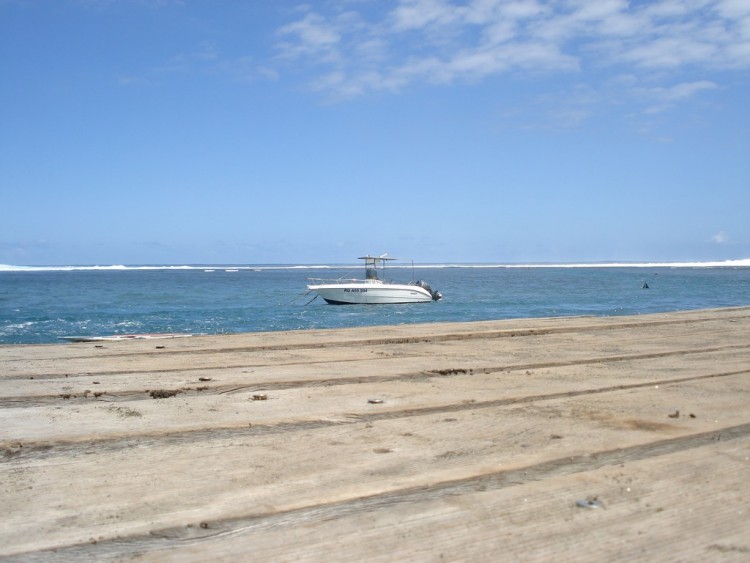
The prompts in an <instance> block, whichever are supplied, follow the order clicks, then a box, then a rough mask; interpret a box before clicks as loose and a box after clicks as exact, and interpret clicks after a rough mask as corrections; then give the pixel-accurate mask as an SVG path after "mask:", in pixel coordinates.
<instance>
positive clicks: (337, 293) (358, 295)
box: [307, 284, 433, 305]
mask: <svg viewBox="0 0 750 563" xmlns="http://www.w3.org/2000/svg"><path fill="white" fill-rule="evenodd" d="M307 288H308V289H309V290H311V291H315V292H316V293H317V294H318V295H319V296H320V297H322V298H323V299H325V300H326V302H327V303H329V304H331V305H358V304H361V305H377V304H394V303H427V302H429V301H432V300H433V298H432V295H431V294H430V293H429V292H428V291H427V290H425V289H424V288H422V287H419V286H418V285H399V284H323V285H309V286H307Z"/></svg>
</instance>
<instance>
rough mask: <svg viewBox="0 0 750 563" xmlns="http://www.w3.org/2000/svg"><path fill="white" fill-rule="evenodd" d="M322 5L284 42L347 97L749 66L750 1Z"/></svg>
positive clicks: (284, 35) (282, 49)
mask: <svg viewBox="0 0 750 563" xmlns="http://www.w3.org/2000/svg"><path fill="white" fill-rule="evenodd" d="M316 6H318V7H317V8H312V7H310V6H303V7H301V8H300V12H299V14H298V16H297V17H296V19H295V20H294V21H292V22H290V23H288V24H287V25H285V26H283V27H281V28H280V29H279V30H278V33H277V37H278V43H277V52H278V55H279V57H280V58H281V59H283V60H284V61H286V62H292V61H297V62H303V63H304V64H305V68H306V69H308V70H311V72H313V76H314V77H313V79H312V80H311V85H312V87H314V88H315V89H316V90H319V91H322V92H324V93H325V94H326V95H327V96H329V97H331V98H338V99H346V98H352V97H357V96H361V95H365V94H367V93H369V92H374V91H392V92H395V91H400V90H402V89H404V88H406V87H409V86H410V85H414V84H419V83H432V84H449V83H456V82H461V81H477V80H482V79H484V78H486V77H489V76H493V75H500V74H503V73H510V72H514V73H517V72H533V73H540V72H542V73H550V72H552V73H561V72H562V73H580V72H581V71H587V70H590V69H602V68H605V69H606V68H609V69H612V71H613V72H618V73H622V72H623V71H624V72H629V73H633V74H636V75H639V76H640V75H643V74H644V73H648V72H651V73H655V72H660V73H664V72H667V73H669V72H673V73H678V72H679V71H681V70H684V69H686V68H688V67H689V68H690V69H691V70H693V71H696V70H697V71H700V70H701V69H704V70H706V72H709V71H714V70H716V69H722V68H723V69H731V68H737V67H748V66H750V2H747V1H746V0H657V1H653V2H645V3H640V2H639V3H635V2H628V1H627V0H597V1H596V2H593V1H590V0H562V1H556V2H553V1H542V0H469V1H465V2H458V1H451V0H399V1H397V2H395V5H394V4H391V3H389V4H388V6H389V8H388V9H385V10H383V9H373V3H369V2H364V3H351V2H345V1H344V2H340V3H338V4H336V3H333V4H330V3H329V4H325V5H323V6H325V8H321V7H320V6H319V5H316ZM330 6H336V8H335V9H332V8H330ZM378 7H379V8H380V7H382V5H380V4H378ZM353 8H354V9H359V11H354V9H353ZM667 76H668V75H667ZM715 87H716V85H715V84H713V83H711V82H709V81H707V80H696V81H692V82H690V83H684V84H679V83H678V84H676V85H672V86H660V87H657V88H652V93H653V94H654V100H655V101H656V102H658V103H660V104H662V105H664V104H667V103H677V102H678V101H680V100H686V99H688V98H690V97H691V96H694V95H696V94H698V93H699V92H702V91H705V90H707V89H710V88H715ZM645 93H647V91H646V90H644V89H641V91H640V94H641V95H644V94H645Z"/></svg>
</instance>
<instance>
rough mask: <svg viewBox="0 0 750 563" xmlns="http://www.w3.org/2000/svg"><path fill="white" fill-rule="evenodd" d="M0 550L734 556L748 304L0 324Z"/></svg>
mask: <svg viewBox="0 0 750 563" xmlns="http://www.w3.org/2000/svg"><path fill="white" fill-rule="evenodd" d="M0 407H1V408H0V506H1V507H2V525H1V526H0V558H8V559H11V560H13V559H18V560H23V561H29V560H32V561H33V560H64V561H70V560H76V559H79V560H94V559H96V560H102V559H107V558H113V559H122V560H160V561H161V560H170V559H172V560H180V561H190V560H197V561H205V560H221V559H224V560H257V561H300V560H306V561H307V560H310V561H344V560H347V561H348V560H367V561H394V560H409V561H456V560H464V561H469V560H472V561H477V560H515V561H550V560H580V561H612V560H628V561H631V560H644V561H646V560H647V561H705V560H721V561H747V560H748V559H750V308H747V307H746V308H731V309H719V310H707V311H693V312H681V313H669V314H656V315H640V316H633V317H610V318H594V317H576V318H558V319H525V320H508V321H494V322H478V323H439V324H427V325H410V326H395V327H394V326H389V327H375V328H372V327H367V328H357V329H341V330H316V331H299V332H284V333H278V332H277V333H254V334H240V335H225V336H206V337H193V338H179V339H167V340H133V341H124V342H97V343H77V344H60V345H44V346H3V347H0Z"/></svg>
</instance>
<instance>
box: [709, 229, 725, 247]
mask: <svg viewBox="0 0 750 563" xmlns="http://www.w3.org/2000/svg"><path fill="white" fill-rule="evenodd" d="M711 241H712V242H715V243H716V244H724V243H727V242H729V237H728V236H727V234H726V233H725V232H724V231H719V232H718V233H716V234H715V235H714V236H712V237H711Z"/></svg>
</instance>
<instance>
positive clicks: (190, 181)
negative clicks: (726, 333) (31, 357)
mask: <svg viewBox="0 0 750 563" xmlns="http://www.w3.org/2000/svg"><path fill="white" fill-rule="evenodd" d="M749 94H750V2H748V1H747V0H654V1H649V2H647V1H635V0H633V1H630V2H628V1H625V0H588V1H582V0H553V1H542V0H462V1H459V0H454V1H448V0H392V1H386V0H323V1H318V2H308V3H301V2H292V1H285V0H274V1H270V0H269V1H247V2H244V1H228V0H227V1H213V0H211V1H209V0H203V1H198V0H182V1H179V0H26V1H24V0H0V218H1V220H0V263H2V264H17V265H20V264H154V263H166V264H186V263H313V264H317V263H341V262H353V261H354V259H355V258H356V257H357V256H360V255H362V254H364V253H373V254H375V253H377V254H380V253H383V252H390V253H391V254H392V255H396V256H403V257H409V258H414V259H415V260H417V261H418V262H492V263H519V262H520V263H525V262H589V261H613V260H614V261H694V260H726V259H743V258H748V257H750V101H748V100H750V95H749Z"/></svg>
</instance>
